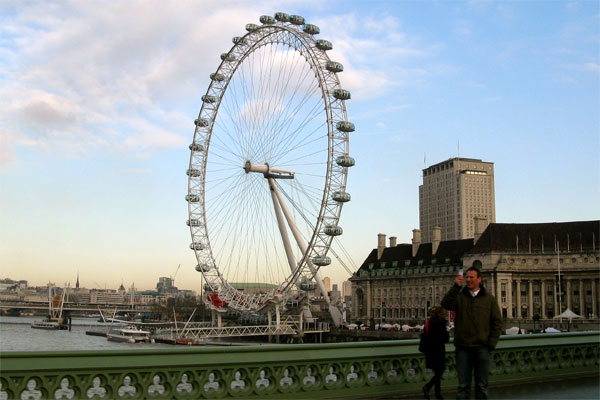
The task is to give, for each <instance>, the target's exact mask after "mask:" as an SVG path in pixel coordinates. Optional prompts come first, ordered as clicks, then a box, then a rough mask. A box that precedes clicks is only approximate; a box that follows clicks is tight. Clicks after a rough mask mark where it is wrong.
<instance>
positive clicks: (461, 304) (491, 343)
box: [442, 267, 502, 399]
mask: <svg viewBox="0 0 600 400" xmlns="http://www.w3.org/2000/svg"><path fill="white" fill-rule="evenodd" d="M463 280H464V278H463V276H462V274H459V275H457V276H456V280H455V285H454V286H453V287H452V288H451V289H450V291H448V293H446V295H445V296H444V299H443V300H442V306H443V307H444V308H445V309H447V310H450V311H454V347H455V348H456V353H455V354H456V373H457V375H458V392H457V393H456V398H457V399H469V398H470V397H471V377H472V375H473V373H474V374H475V398H477V399H487V398H489V392H488V375H489V373H490V352H491V350H493V349H494V347H496V343H498V338H499V337H500V333H501V332H502V315H501V314H500V308H498V303H497V302H496V299H495V298H494V296H492V294H491V293H488V292H487V291H486V290H485V288H484V287H483V286H481V281H482V277H481V271H480V270H479V268H477V267H471V268H469V269H468V270H467V276H466V282H467V285H466V287H464V288H463V287H462V285H463Z"/></svg>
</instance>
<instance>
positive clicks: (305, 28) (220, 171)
mask: <svg viewBox="0 0 600 400" xmlns="http://www.w3.org/2000/svg"><path fill="white" fill-rule="evenodd" d="M260 22H261V25H257V24H247V25H246V31H247V33H246V34H245V35H244V36H241V37H234V38H233V47H232V48H231V50H229V52H227V53H223V54H221V60H222V61H221V63H220V65H219V66H218V68H217V70H216V71H215V72H214V73H212V74H211V75H210V78H211V82H210V84H209V86H208V90H207V91H206V94H205V95H203V96H202V107H201V109H200V113H199V116H198V118H197V119H196V120H195V131H194V139H193V142H192V144H191V145H190V146H189V147H190V151H191V155H190V162H189V168H188V170H187V175H188V194H187V196H186V200H187V202H188V213H189V219H188V221H187V224H188V226H189V227H190V231H191V236H192V242H191V244H190V248H191V249H192V250H193V251H194V252H195V256H196V259H197V262H198V264H197V265H196V270H198V271H199V272H201V273H202V275H203V277H204V280H205V284H204V289H205V291H207V292H209V295H208V296H204V297H205V298H204V301H205V302H207V303H209V304H210V303H211V302H212V304H213V305H215V306H221V305H227V307H228V308H231V309H234V310H238V311H248V312H255V311H257V310H260V309H261V308H262V307H264V305H265V304H266V303H267V301H268V300H269V299H271V298H273V297H274V296H276V295H285V294H286V293H289V292H290V291H292V290H295V289H303V290H306V289H308V288H312V289H314V286H315V284H318V285H319V286H320V287H321V286H322V282H321V280H320V276H319V269H320V268H321V267H325V266H327V265H329V264H331V258H330V257H329V256H328V255H327V253H328V250H329V248H330V245H331V242H332V240H333V238H334V237H335V236H338V235H341V234H342V232H343V230H342V227H341V226H340V224H339V220H340V214H341V210H342V205H343V204H344V203H345V202H347V201H349V200H350V194H349V193H347V192H346V181H347V174H348V168H349V167H351V166H353V165H354V159H353V158H352V157H350V155H349V135H350V133H351V132H353V131H354V124H352V123H351V122H348V118H347V114H346V106H345V101H346V100H349V99H350V97H351V96H350V92H349V91H347V90H345V89H343V88H342V87H341V85H340V81H339V79H338V76H337V73H339V72H342V71H343V66H342V64H340V63H339V62H336V61H331V60H330V59H329V57H328V56H327V51H328V50H331V49H332V44H331V42H329V41H327V40H322V39H319V40H317V39H315V35H317V34H318V33H319V28H318V27H317V26H315V25H312V24H306V23H305V21H304V18H303V17H301V16H298V15H287V14H285V13H276V14H275V16H274V17H271V16H266V15H264V16H261V17H260ZM197 56H203V55H197ZM242 282H243V283H245V285H246V290H244V291H240V290H238V288H239V283H242ZM250 286H254V288H253V290H249V287H250ZM325 295H326V293H325ZM210 296H212V297H210ZM216 299H218V303H215V300H216Z"/></svg>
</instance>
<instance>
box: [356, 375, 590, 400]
mask: <svg viewBox="0 0 600 400" xmlns="http://www.w3.org/2000/svg"><path fill="white" fill-rule="evenodd" d="M431 394H432V398H434V396H433V391H432V393H431ZM442 394H443V395H444V396H445V398H446V399H453V398H454V396H455V395H456V391H455V390H452V389H444V390H443V391H442ZM490 396H491V398H492V399H497V400H521V399H523V400H525V399H528V400H534V399H543V400H571V399H572V400H575V399H577V400H597V399H600V375H598V376H586V377H580V378H569V379H560V380H556V381H542V382H539V381H534V382H531V383H529V384H523V385H514V384H510V385H503V386H492V387H491V388H490ZM417 398H423V396H422V394H421V393H412V394H408V395H391V396H383V397H365V398H364V400H367V399H369V400H388V399H390V400H391V399H417Z"/></svg>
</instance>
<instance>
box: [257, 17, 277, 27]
mask: <svg viewBox="0 0 600 400" xmlns="http://www.w3.org/2000/svg"><path fill="white" fill-rule="evenodd" d="M259 20H260V22H261V23H262V24H264V25H273V24H274V23H275V18H273V17H271V16H270V15H261V16H260V18H259Z"/></svg>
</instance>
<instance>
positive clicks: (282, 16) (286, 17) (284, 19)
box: [275, 12, 290, 22]
mask: <svg viewBox="0 0 600 400" xmlns="http://www.w3.org/2000/svg"><path fill="white" fill-rule="evenodd" d="M275 19H276V20H277V21H279V22H288V21H289V20H290V16H289V15H287V14H286V13H283V12H276V13H275Z"/></svg>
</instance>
